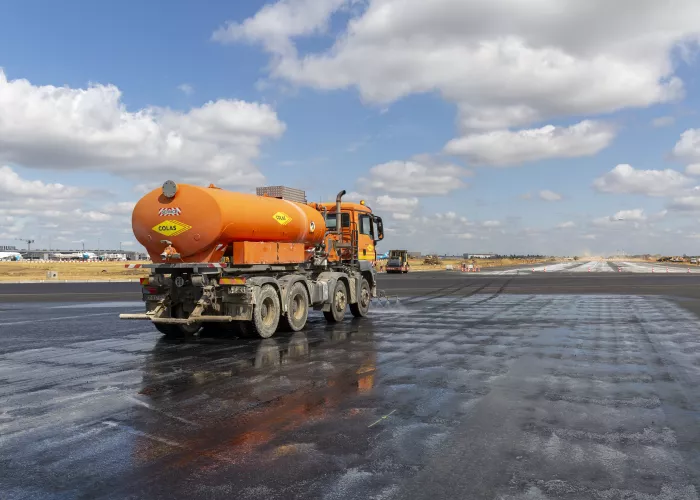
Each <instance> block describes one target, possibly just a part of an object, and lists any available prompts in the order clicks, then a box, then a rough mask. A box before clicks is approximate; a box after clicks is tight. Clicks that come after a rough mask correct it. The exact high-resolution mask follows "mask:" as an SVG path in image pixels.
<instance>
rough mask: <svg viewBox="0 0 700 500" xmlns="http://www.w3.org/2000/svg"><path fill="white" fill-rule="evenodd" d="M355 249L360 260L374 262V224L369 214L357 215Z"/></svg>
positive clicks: (375, 251)
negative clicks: (356, 248)
mask: <svg viewBox="0 0 700 500" xmlns="http://www.w3.org/2000/svg"><path fill="white" fill-rule="evenodd" d="M357 240H358V241H357V247H358V254H359V259H360V260H372V261H374V260H376V259H377V249H376V248H375V247H374V241H375V236H374V224H372V217H371V216H370V215H369V214H364V213H359V221H358V235H357Z"/></svg>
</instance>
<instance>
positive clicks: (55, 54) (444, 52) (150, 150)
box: [0, 0, 700, 254]
mask: <svg viewBox="0 0 700 500" xmlns="http://www.w3.org/2000/svg"><path fill="white" fill-rule="evenodd" d="M553 1H554V0H533V1H532V2H530V3H529V4H528V5H527V6H524V5H522V2H516V1H515V0H497V1H495V2H489V1H486V0H483V1H481V0H469V1H457V0H436V1H435V2H428V3H426V2H418V1H417V0H402V1H399V0H381V1H379V0H362V1H358V0H314V1H311V0H283V1H280V2H277V3H275V2H268V3H267V4H266V3H265V2H255V1H249V2H223V1H222V2H219V1H211V2H204V3H200V4H194V3H191V2H165V1H153V2H146V3H144V2H135V1H126V2H120V3H119V4H113V5H106V4H104V3H95V4H94V5H90V4H85V3H81V4H80V5H78V3H77V2H73V3H69V4H63V5H59V4H56V3H55V2H38V1H35V2H24V3H15V4H8V5H6V6H4V7H3V12H2V19H1V20H0V68H2V71H3V73H4V80H6V82H5V84H4V85H3V84H2V80H0V168H2V169H3V170H0V198H1V197H4V198H5V201H4V202H3V201H0V244H17V245H18V246H19V245H21V243H20V242H19V241H17V238H27V237H33V238H39V239H40V243H45V244H40V246H48V239H49V237H50V238H51V241H52V246H54V247H61V248H68V247H76V246H79V245H78V244H77V243H76V242H77V241H80V240H85V242H86V243H85V244H86V246H88V247H95V246H96V245H97V241H96V239H97V238H98V237H99V238H100V240H101V242H100V244H101V246H106V245H110V246H112V247H117V246H118V244H119V242H123V243H124V244H125V245H133V246H134V248H135V243H134V242H133V236H132V235H131V234H130V228H129V214H130V206H131V204H133V202H134V201H136V200H137V199H138V197H139V196H140V195H141V194H143V192H144V190H145V189H148V188H152V187H154V186H156V185H158V184H160V183H162V181H163V180H165V179H166V178H169V177H173V178H175V180H180V181H185V182H197V183H208V182H210V181H213V182H217V183H221V184H222V185H225V186H226V187H227V188H230V189H242V190H251V189H252V188H254V186H255V185H257V184H260V183H268V184H285V185H290V186H295V187H300V188H303V189H306V190H307V193H308V197H309V198H310V199H313V200H317V199H319V198H325V199H327V198H331V197H333V196H334V195H335V193H336V192H337V191H339V190H340V189H346V190H347V191H348V192H351V193H352V195H351V196H352V197H363V198H366V199H368V200H370V202H371V203H372V205H373V208H374V210H375V211H376V212H378V213H379V214H381V215H382V216H383V217H384V219H385V220H386V221H387V226H388V227H389V228H390V230H391V231H390V232H389V233H388V237H387V240H386V242H385V243H383V246H385V247H386V248H387V249H388V248H390V247H407V248H410V249H412V250H419V251H424V252H433V251H437V252H441V253H444V252H450V253H462V252H471V251H494V252H504V253H510V252H538V253H556V254H584V253H588V254H601V253H610V252H614V251H616V250H619V249H624V250H625V251H628V252H650V253H657V252H660V253H688V254H691V253H700V250H697V247H698V245H699V244H700V239H698V238H697V236H700V231H696V230H695V229H694V227H695V226H696V225H697V222H698V214H697V211H698V210H700V194H698V192H699V191H698V190H694V189H693V188H694V187H695V186H696V185H698V184H700V180H699V179H698V178H697V177H696V176H697V175H698V174H699V173H700V169H693V168H691V167H688V166H689V165H694V164H695V163H700V140H698V141H694V137H695V135H694V134H695V132H694V131H695V127H697V121H698V115H697V113H696V110H697V109H698V102H699V101H698V99H699V98H700V80H699V79H698V65H697V53H696V48H697V40H698V38H697V37H698V33H699V32H700V26H695V25H694V24H697V23H693V22H692V21H691V20H692V19H698V18H700V12H699V11H698V6H697V5H695V4H696V2H692V1H684V0H676V1H675V4H674V10H673V12H669V11H668V10H664V9H665V8H664V7H663V6H659V5H658V2H657V3H654V2H646V1H644V2H642V3H634V2H627V1H622V2H619V5H617V4H616V6H615V7H614V8H607V10H606V11H605V12H606V14H605V16H602V15H601V12H602V11H601V9H602V8H603V5H604V4H603V2H602V1H597V0H595V1H592V2H589V3H588V4H587V5H586V6H585V7H583V6H582V5H576V6H575V7H572V8H571V9H570V11H567V9H552V8H551V6H552V5H554V4H552V2H553ZM496 4H498V5H496ZM499 9H501V10H499ZM504 11H505V12H510V13H511V16H506V17H508V18H507V19H503V17H504V16H503V15H502V14H499V12H500V13H502V12H504ZM39 13H40V15H38V14H39ZM387 13H388V14H387ZM649 19H651V20H652V21H649ZM649 23H651V24H649ZM567 26H569V28H568V29H567V28H566V27H567ZM580 26H589V27H593V28H595V29H589V30H584V29H582V28H579V27H580ZM183 85H187V87H184V86H183ZM108 86H112V87H108ZM61 88H63V89H61ZM87 89H92V90H90V91H87ZM110 89H111V90H110ZM116 89H118V91H117V90H116ZM86 91H87V93H86ZM119 92H120V93H119ZM207 103H210V104H207ZM234 103H239V104H240V103H242V104H240V105H239V104H234ZM144 116H145V117H144ZM655 120H657V122H656V123H655V122H654V121H655ZM582 123H583V125H581V126H578V124H582ZM125 124H126V125H125ZM547 127H549V128H547ZM199 129H201V130H203V131H204V132H203V134H204V135H206V136H208V137H213V136H217V134H219V133H220V134H221V136H222V137H221V138H219V139H216V140H210V139H208V138H207V137H205V138H203V137H202V135H201V134H199V133H197V132H196V131H197V130H199ZM686 131H688V132H689V134H688V135H687V140H686V142H685V143H684V144H680V141H681V134H683V133H684V132H686ZM173 135H176V136H178V137H181V138H182V140H183V143H186V144H187V146H186V147H187V150H186V152H185V153H183V152H182V151H181V150H179V149H177V147H175V146H173V145H172V144H171V143H169V142H168V141H167V137H173ZM3 136H4V137H5V139H3ZM698 136H699V137H700V132H699V133H698ZM677 144H678V146H677ZM450 145H451V146H450ZM674 148H675V153H674ZM220 158H224V160H221V161H219V160H217V159H220ZM618 165H631V167H632V168H631V170H630V169H627V170H624V169H622V170H617V171H613V169H615V168H616V166H618ZM686 167H688V170H687V172H686ZM397 172H401V173H400V174H397ZM615 172H617V174H615ZM398 177H400V178H401V179H400V180H397V178H398ZM596 179H603V181H601V182H598V183H597V184H596V182H595V181H596ZM3 193H4V195H3ZM528 196H529V198H528ZM696 197H698V199H697V202H696ZM543 198H545V199H543ZM620 213H624V214H625V217H623V218H625V220H624V221H618V222H616V223H610V219H611V218H613V219H614V218H616V217H615V215H616V214H618V215H619V214H620ZM558 226H561V227H558Z"/></svg>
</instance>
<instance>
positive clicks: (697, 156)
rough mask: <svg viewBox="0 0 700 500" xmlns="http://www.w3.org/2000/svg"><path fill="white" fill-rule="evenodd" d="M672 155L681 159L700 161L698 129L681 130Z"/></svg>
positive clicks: (699, 133) (699, 131)
mask: <svg viewBox="0 0 700 500" xmlns="http://www.w3.org/2000/svg"><path fill="white" fill-rule="evenodd" d="M673 155H674V156H675V157H676V158H678V159H681V160H685V161H689V162H697V163H700V129H697V128H691V129H689V130H686V131H685V132H683V133H682V134H681V138H680V139H679V140H678V142H677V143H676V145H675V146H674V148H673Z"/></svg>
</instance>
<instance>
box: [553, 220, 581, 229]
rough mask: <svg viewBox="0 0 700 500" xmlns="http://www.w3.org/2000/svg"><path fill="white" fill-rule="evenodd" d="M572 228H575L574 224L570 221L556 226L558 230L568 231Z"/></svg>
mask: <svg viewBox="0 0 700 500" xmlns="http://www.w3.org/2000/svg"><path fill="white" fill-rule="evenodd" d="M572 227H576V224H575V223H574V221H570V220H569V221H566V222H562V223H561V224H558V225H557V228H558V229H570V228H572Z"/></svg>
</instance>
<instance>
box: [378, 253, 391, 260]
mask: <svg viewBox="0 0 700 500" xmlns="http://www.w3.org/2000/svg"><path fill="white" fill-rule="evenodd" d="M388 258H389V252H386V253H383V254H381V255H377V260H387V259H388Z"/></svg>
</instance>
